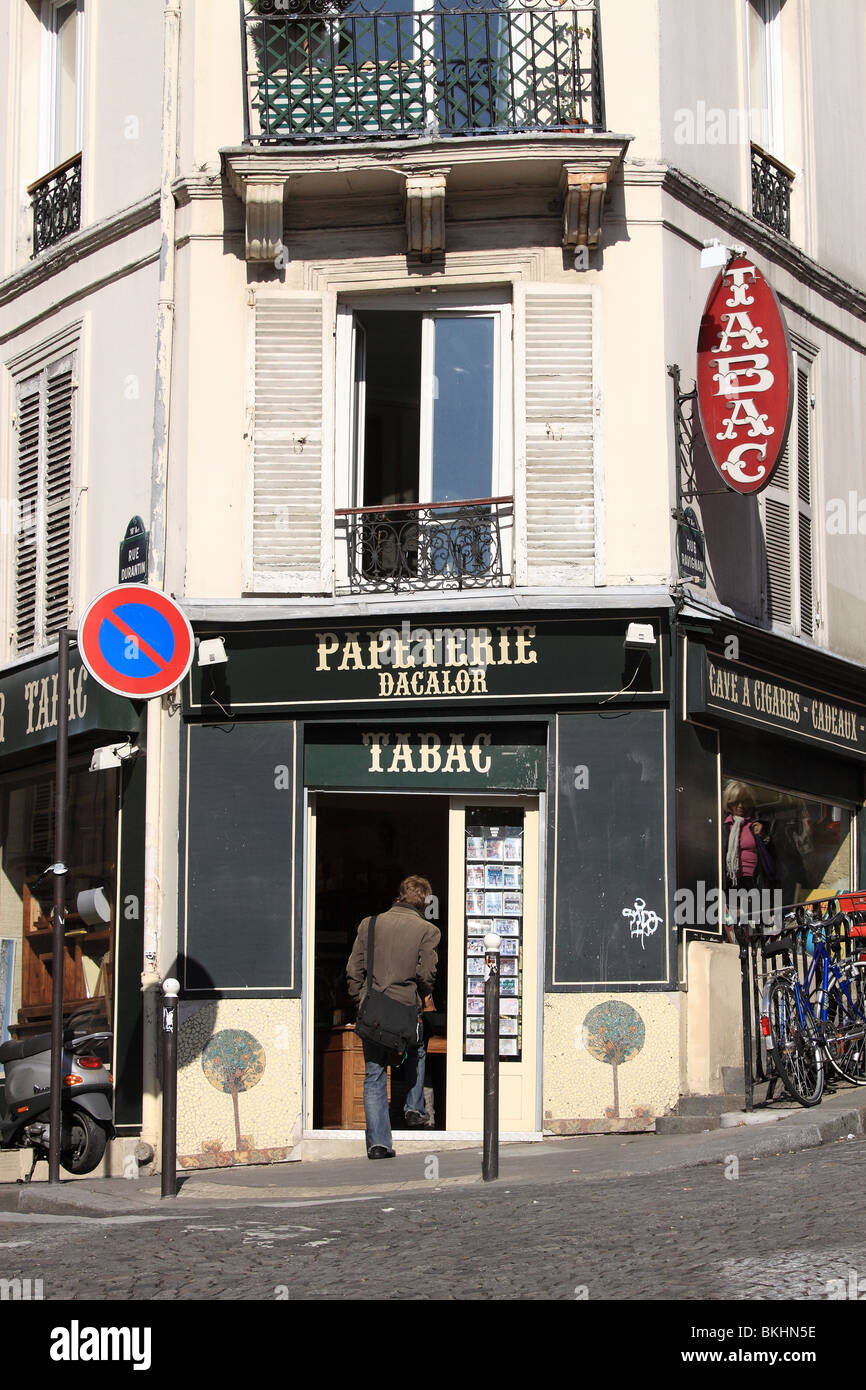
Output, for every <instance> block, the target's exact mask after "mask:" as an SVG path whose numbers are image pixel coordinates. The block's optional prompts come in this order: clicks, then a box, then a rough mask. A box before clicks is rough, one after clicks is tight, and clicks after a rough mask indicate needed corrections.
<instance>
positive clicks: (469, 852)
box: [466, 835, 484, 859]
mask: <svg viewBox="0 0 866 1390" xmlns="http://www.w3.org/2000/svg"><path fill="white" fill-rule="evenodd" d="M466 858H467V859H483V858H484V836H483V835H467V836H466Z"/></svg>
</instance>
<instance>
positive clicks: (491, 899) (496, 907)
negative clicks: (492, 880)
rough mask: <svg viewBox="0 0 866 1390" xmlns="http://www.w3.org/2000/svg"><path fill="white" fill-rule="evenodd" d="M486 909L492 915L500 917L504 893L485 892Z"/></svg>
mask: <svg viewBox="0 0 866 1390" xmlns="http://www.w3.org/2000/svg"><path fill="white" fill-rule="evenodd" d="M484 911H485V912H487V913H490V915H491V916H493V917H499V916H501V914H502V894H501V893H485V894H484Z"/></svg>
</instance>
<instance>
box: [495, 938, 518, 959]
mask: <svg viewBox="0 0 866 1390" xmlns="http://www.w3.org/2000/svg"><path fill="white" fill-rule="evenodd" d="M519 950H520V942H519V941H516V940H515V939H514V938H513V937H511V936H504V937H503V938H502V940H501V942H500V943H499V954H500V955H501V956H516V955H517V953H518V952H519Z"/></svg>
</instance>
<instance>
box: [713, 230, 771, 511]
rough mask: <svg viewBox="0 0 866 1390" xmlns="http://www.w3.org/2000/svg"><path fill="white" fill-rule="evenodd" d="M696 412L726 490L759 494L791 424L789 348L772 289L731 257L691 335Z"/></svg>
mask: <svg viewBox="0 0 866 1390" xmlns="http://www.w3.org/2000/svg"><path fill="white" fill-rule="evenodd" d="M697 391H698V411H699V413H700V419H701V428H702V429H703V433H704V439H705V440H706V445H707V449H708V451H709V454H710V457H711V459H712V460H713V463H714V464H715V466H716V469H717V470H718V472H719V474H720V475H721V477H722V479H723V481H724V482H725V484H726V485H727V486H728V487H729V488H731V489H732V490H733V491H734V492H740V493H751V492H760V491H761V489H762V488H765V487H766V486H767V484H768V483H769V481H770V479H771V478H772V476H773V470H774V469H775V467H776V465H777V463H778V462H779V459H780V458H781V456H782V452H783V450H784V448H785V444H786V442H787V439H788V430H789V429H790V426H791V414H792V410H793V403H794V374H793V363H792V359H791V345H790V342H789V339H788V330H787V327H786V325H785V320H784V317H783V315H782V311H781V309H780V307H779V303H778V300H777V299H776V296H775V294H774V293H773V290H772V289H771V288H770V286H769V285H768V284H767V281H766V280H765V279H764V277H763V275H762V274H761V272H760V271H759V270H758V268H757V266H754V265H752V263H751V261H748V260H746V259H745V258H744V257H742V256H739V257H735V258H734V259H733V260H731V261H730V262H729V263H728V265H726V266H725V268H724V270H723V271H722V272H721V273H720V274H719V276H718V277H717V279H716V282H715V284H714V285H713V288H712V289H711V291H710V296H709V299H708V300H707V304H706V308H705V309H704V316H703V318H702V320H701V328H700V333H699V335H698V367H697Z"/></svg>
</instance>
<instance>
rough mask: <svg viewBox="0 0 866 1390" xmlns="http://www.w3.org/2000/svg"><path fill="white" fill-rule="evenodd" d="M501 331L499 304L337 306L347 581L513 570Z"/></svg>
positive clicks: (506, 314)
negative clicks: (347, 515) (508, 523)
mask: <svg viewBox="0 0 866 1390" xmlns="http://www.w3.org/2000/svg"><path fill="white" fill-rule="evenodd" d="M416 302H417V301H416ZM510 324H511V306H510V304H505V303H498V304H491V305H489V306H487V305H481V306H473V305H471V303H470V304H467V305H459V306H458V305H457V304H454V305H453V306H451V305H447V304H444V303H443V304H440V303H437V304H436V305H435V307H433V305H432V304H431V305H430V306H429V307H427V308H424V309H422V310H418V309H416V308H415V307H414V306H411V307H410V306H409V305H407V304H406V303H405V301H404V302H403V304H402V305H401V304H400V303H399V302H397V301H394V300H392V301H380V302H379V303H377V304H376V305H374V306H372V307H370V308H367V307H364V308H351V307H348V306H346V307H344V308H342V309H341V312H340V315H339V320H338V343H339V348H338V352H339V360H340V361H341V362H342V363H343V364H344V367H343V370H342V372H339V374H338V382H337V416H338V420H340V419H342V420H343V421H344V422H345V426H344V429H343V438H342V442H341V444H340V445H339V446H338V469H339V473H338V494H340V493H341V494H342V496H341V498H340V502H341V504H342V506H343V507H344V508H346V509H347V510H349V511H353V512H354V515H353V516H352V517H351V518H350V519H348V520H347V535H346V563H347V566H348V577H349V578H351V577H355V578H361V579H364V580H367V581H370V582H375V581H376V580H381V581H382V582H383V583H385V584H390V583H395V584H396V583H399V582H400V581H401V580H402V581H407V580H411V581H414V582H416V583H419V584H423V583H430V584H435V585H437V586H438V585H440V584H443V583H444V584H449V583H456V584H458V585H460V586H462V585H464V584H472V583H479V582H484V583H496V582H502V581H503V579H504V578H505V576H506V575H508V574H509V573H510V528H506V527H505V526H504V525H503V523H504V521H505V519H506V518H505V515H504V513H505V510H506V509H507V512H508V519H509V521H510V516H511V502H512V498H511V437H510V430H509V426H508V420H509V411H510V408H511V386H510V371H509V365H508V356H509V354H508V353H506V352H504V351H503V338H504V339H505V340H506V341H507V343H508V346H509V348H510V342H511V333H510ZM338 370H339V369H338ZM340 458H342V460H343V461H344V466H343V467H341V466H340V463H339V460H340ZM340 474H342V477H340ZM506 494H507V496H506ZM338 505H339V504H338Z"/></svg>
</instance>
